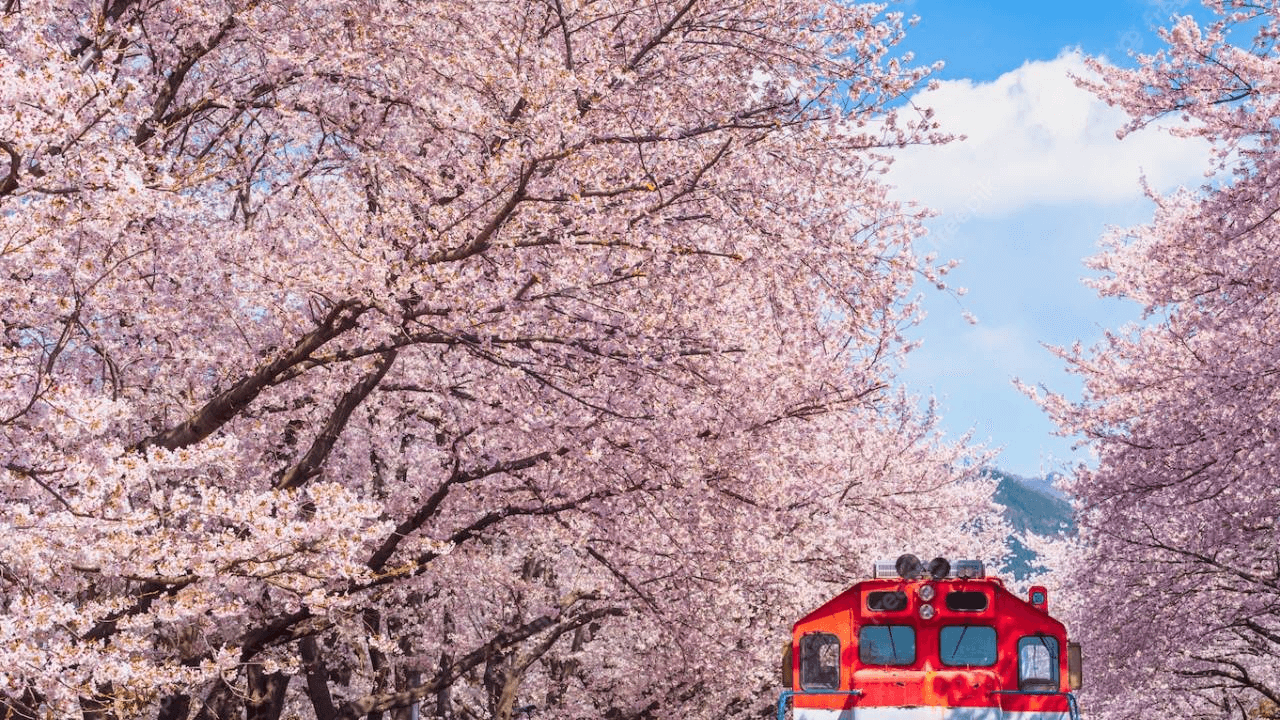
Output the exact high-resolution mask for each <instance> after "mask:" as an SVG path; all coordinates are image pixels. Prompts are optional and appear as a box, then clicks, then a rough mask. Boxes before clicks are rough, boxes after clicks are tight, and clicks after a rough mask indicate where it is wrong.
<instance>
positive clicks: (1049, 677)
mask: <svg viewBox="0 0 1280 720" xmlns="http://www.w3.org/2000/svg"><path fill="white" fill-rule="evenodd" d="M1018 689H1019V690H1029V691H1033V692H1034V691H1037V690H1039V691H1048V692H1053V691H1056V690H1057V689H1058V639H1057V638H1054V637H1049V636H1048V635H1032V636H1029V637H1024V638H1021V639H1019V640H1018Z"/></svg>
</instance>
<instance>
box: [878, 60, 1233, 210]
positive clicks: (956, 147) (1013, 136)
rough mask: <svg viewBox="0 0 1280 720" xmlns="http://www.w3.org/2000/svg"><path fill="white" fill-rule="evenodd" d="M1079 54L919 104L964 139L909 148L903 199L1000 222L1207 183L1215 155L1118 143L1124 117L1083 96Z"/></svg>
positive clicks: (1202, 148) (938, 93)
mask: <svg viewBox="0 0 1280 720" xmlns="http://www.w3.org/2000/svg"><path fill="white" fill-rule="evenodd" d="M1087 73H1088V69H1087V68H1086V67H1085V65H1084V61H1083V59H1082V58H1081V56H1080V55H1079V54H1078V53H1063V54H1062V55H1060V56H1058V57H1057V58H1056V59H1054V60H1050V61H1035V62H1028V63H1026V64H1024V65H1023V66H1022V67H1020V68H1018V69H1017V70H1014V71H1012V72H1008V73H1005V74H1004V75H1001V76H1000V77H999V78H998V79H996V80H995V81H994V82H990V83H974V82H972V81H970V80H954V81H943V82H941V83H939V84H938V86H937V87H936V88H935V89H932V90H927V91H923V92H921V93H919V94H917V95H916V96H915V98H913V101H914V103H915V104H916V105H918V106H920V107H932V108H933V109H934V111H935V113H936V118H937V120H938V121H939V122H940V123H941V126H942V129H944V130H946V131H949V132H952V133H956V134H960V135H964V136H965V139H964V140H962V141H958V142H954V143H951V144H949V145H946V146H943V147H918V148H908V149H906V150H904V151H902V152H901V153H900V155H899V156H898V159H897V161H896V162H895V164H894V166H893V169H892V170H891V171H890V175H889V177H890V180H891V182H893V183H894V184H895V185H897V186H898V193H897V194H898V196H899V197H901V198H903V199H914V200H919V201H921V202H923V203H924V204H925V205H928V206H930V207H933V208H935V209H938V210H941V211H943V212H944V213H946V214H950V215H956V214H967V215H975V216H987V217H997V216H1004V215H1008V214H1010V213H1013V212H1015V211H1017V210H1020V209H1023V208H1027V207H1030V206H1036V205H1067V204H1073V203H1099V204H1117V203H1127V202H1131V201H1133V200H1135V199H1138V198H1140V197H1141V196H1142V186H1141V184H1140V180H1139V179H1140V178H1141V177H1143V176H1145V177H1146V179H1147V181H1148V182H1149V183H1150V184H1151V185H1152V186H1154V187H1155V188H1156V189H1157V190H1161V191H1166V190H1169V189H1172V188H1174V187H1177V186H1178V185H1192V184H1197V183H1199V182H1201V181H1202V180H1203V173H1204V170H1205V168H1206V166H1207V162H1208V146H1207V144H1206V143H1204V142H1203V141H1200V140H1192V139H1184V138H1175V137H1172V136H1170V135H1169V134H1168V133H1165V132H1161V131H1160V130H1158V129H1155V128H1148V129H1145V130H1143V131H1141V132H1138V133H1134V134H1132V135H1130V136H1128V137H1126V138H1125V139H1124V140H1123V141H1121V140H1118V139H1117V138H1116V134H1115V133H1116V130H1117V129H1118V128H1119V127H1120V126H1121V125H1123V124H1124V122H1125V117H1124V115H1123V113H1121V112H1120V111H1118V110H1116V109H1113V108H1110V107H1107V105H1106V104H1105V103H1103V102H1101V101H1100V100H1098V99H1097V98H1096V97H1094V96H1093V95H1092V94H1090V93H1089V92H1087V91H1085V90H1082V89H1080V88H1078V87H1076V85H1075V82H1074V81H1073V80H1072V75H1085V74H1087Z"/></svg>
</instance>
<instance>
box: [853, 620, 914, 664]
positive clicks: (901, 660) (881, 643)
mask: <svg viewBox="0 0 1280 720" xmlns="http://www.w3.org/2000/svg"><path fill="white" fill-rule="evenodd" d="M858 659H859V660H861V661H862V663H863V664H864V665H910V664H911V663H914V662H915V661H916V631H915V629H914V628H912V627H910V626H909V625H864V626H863V627H862V629H861V630H859V631H858Z"/></svg>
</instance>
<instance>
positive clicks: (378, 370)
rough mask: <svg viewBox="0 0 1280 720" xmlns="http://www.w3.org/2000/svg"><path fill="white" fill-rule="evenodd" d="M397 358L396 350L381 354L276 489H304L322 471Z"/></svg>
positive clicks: (335, 409) (343, 396)
mask: <svg viewBox="0 0 1280 720" xmlns="http://www.w3.org/2000/svg"><path fill="white" fill-rule="evenodd" d="M395 359H396V351H395V350H389V351H387V352H384V353H382V354H381V355H380V356H379V358H378V360H377V362H375V363H374V368H373V370H372V371H371V372H370V373H369V374H367V375H365V376H364V377H363V378H361V379H360V381H359V382H357V383H356V384H355V385H354V386H353V387H352V388H351V389H350V390H347V392H345V393H343V395H342V398H341V399H339V400H338V404H337V406H336V407H334V409H333V412H332V413H330V414H329V419H328V420H327V421H326V422H325V424H324V429H323V430H321V431H320V434H319V435H318V436H316V439H315V440H314V441H313V442H312V443H311V448H310V449H309V450H307V454H306V455H304V456H303V457H302V459H301V460H300V461H298V463H297V464H296V465H294V466H293V467H292V468H290V469H289V471H288V472H286V473H285V474H284V475H283V476H282V477H281V478H280V479H279V480H278V481H277V482H276V489H277V490H290V489H292V488H296V487H301V486H302V485H303V484H305V483H306V482H307V481H308V480H310V479H311V478H313V477H315V476H316V474H318V473H319V472H320V468H321V466H323V465H324V461H325V459H326V458H328V457H329V453H330V452H332V451H333V446H334V445H335V444H336V443H337V442H338V438H339V437H340V436H341V435H342V431H343V429H344V428H346V426H347V422H348V421H349V420H350V419H351V413H353V412H355V409H356V407H357V406H359V405H360V403H361V402H363V401H364V399H365V398H367V397H369V393H371V392H373V389H374V388H375V387H377V386H378V383H379V382H381V381H382V378H383V377H385V376H386V374H387V371H389V370H390V369H391V365H392V363H394V362H395Z"/></svg>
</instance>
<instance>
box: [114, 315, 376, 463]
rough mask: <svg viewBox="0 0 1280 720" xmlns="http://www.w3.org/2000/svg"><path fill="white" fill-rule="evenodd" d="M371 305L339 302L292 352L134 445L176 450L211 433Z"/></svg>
mask: <svg viewBox="0 0 1280 720" xmlns="http://www.w3.org/2000/svg"><path fill="white" fill-rule="evenodd" d="M367 309H368V307H367V306H365V305H362V304H360V303H357V302H355V301H345V302H341V303H338V304H337V305H335V306H334V307H333V309H332V310H330V311H329V314H328V315H327V316H325V318H324V320H323V321H321V323H320V326H319V327H318V328H316V329H315V330H313V331H311V332H309V333H307V334H306V335H304V336H302V338H301V339H299V340H298V342H297V343H295V344H294V346H293V348H292V349H291V350H290V351H289V352H287V353H285V354H284V355H282V356H280V357H279V358H276V359H275V360H273V361H272V362H270V363H267V364H266V365H263V366H262V367H260V368H258V369H257V370H255V371H254V372H253V373H252V374H250V375H248V376H246V377H244V378H242V379H241V380H240V381H239V382H237V383H236V384H235V385H232V386H231V387H230V388H229V389H227V390H226V391H224V392H222V393H219V394H218V396H217V397H215V398H213V399H212V400H210V401H209V402H207V403H205V405H204V407H202V408H200V409H199V410H198V411H196V413H195V415H192V416H191V417H190V418H188V419H187V420H186V421H185V422H183V423H182V424H180V425H178V426H176V427H173V428H170V429H168V430H165V431H164V432H161V433H158V434H156V435H152V436H151V437H149V438H146V439H144V440H142V441H140V442H138V443H137V444H136V445H134V446H133V448H132V449H134V450H138V451H145V450H146V449H147V448H150V447H162V448H165V449H166V450H176V449H178V448H181V447H187V446H189V445H194V444H195V443H198V442H200V441H201V440H203V439H205V438H207V437H209V435H211V434H213V433H214V432H215V431H216V430H217V429H218V428H220V427H222V426H223V425H225V424H226V423H227V422H229V421H230V420H231V419H232V418H234V417H235V416H236V414H237V413H239V412H240V411H241V410H243V409H244V408H245V407H247V406H248V405H249V403H251V402H253V400H254V399H255V398H257V397H258V394H259V393H260V392H262V390H263V389H264V388H266V387H268V386H269V385H271V384H272V383H273V382H274V381H275V380H276V378H277V377H279V376H280V375H281V374H283V373H284V372H286V371H287V370H289V369H290V368H292V367H294V366H295V365H298V364H299V363H302V362H304V361H306V360H308V359H309V358H310V357H311V354H312V353H313V352H315V351H316V350H317V349H319V348H320V346H322V345H324V344H325V343H327V342H329V341H330V340H332V339H334V338H335V337H337V336H339V335H341V334H342V333H344V332H346V331H348V330H350V329H351V328H353V327H355V326H356V323H357V321H359V319H360V316H361V315H362V314H363V313H364V312H365V310H367Z"/></svg>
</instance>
